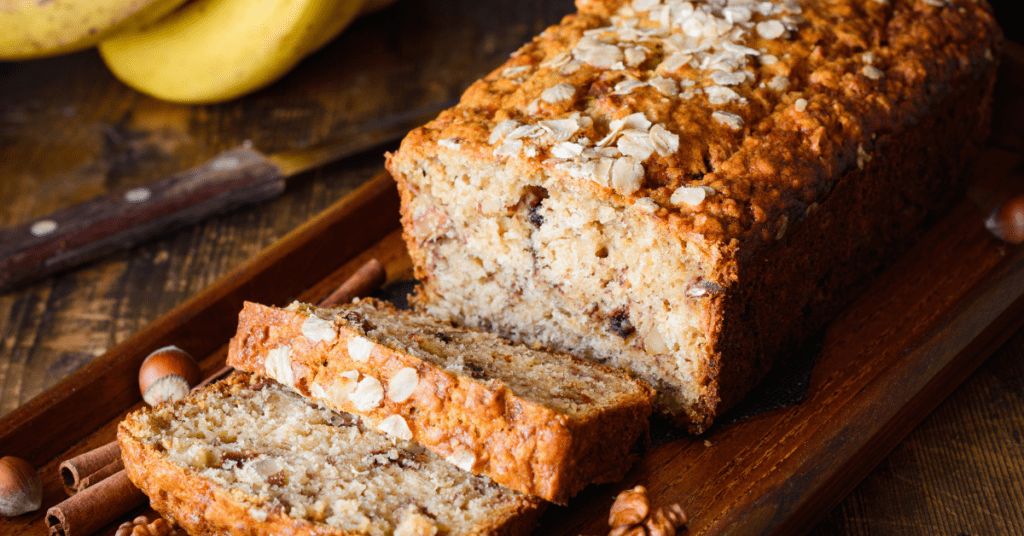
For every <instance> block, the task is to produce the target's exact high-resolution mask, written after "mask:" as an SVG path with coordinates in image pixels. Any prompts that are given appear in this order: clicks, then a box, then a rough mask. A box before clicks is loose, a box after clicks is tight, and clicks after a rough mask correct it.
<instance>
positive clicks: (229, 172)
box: [0, 146, 284, 292]
mask: <svg viewBox="0 0 1024 536" xmlns="http://www.w3.org/2000/svg"><path fill="white" fill-rule="evenodd" d="M283 191H284V178H283V176H282V173H281V170H280V168H279V167H278V166H277V165H276V164H275V163H274V162H273V161H272V160H270V159H269V158H268V157H266V156H265V155H262V154H260V153H259V152H257V151H255V150H253V149H251V148H249V147H248V146H242V147H236V148H234V149H229V150H227V151H224V152H222V153H220V154H218V155H217V156H215V157H214V158H212V159H210V160H208V161H207V162H205V163H203V164H201V165H199V166H197V167H194V168H192V169H188V170H186V171H182V172H180V173H176V174H174V175H171V176H169V177H164V178H161V179H157V180H155V181H153V182H150V183H149V184H146V185H145V186H140V187H136V188H121V189H118V190H114V191H111V192H110V193H108V194H106V195H103V196H101V197H97V198H94V199H90V200H88V201H84V202H82V203H79V204H77V205H72V206H70V207H67V208H64V209H61V210H58V211H56V212H53V213H51V214H49V215H47V216H43V217H42V218H37V219H35V220H32V221H29V222H26V223H24V224H21V225H18V226H15V227H9V228H6V229H0V292H4V291H6V290H9V289H10V288H11V287H13V286H15V285H18V284H21V283H25V282H28V281H31V280H35V279H39V278H41V277H45V276H48V275H51V274H54V273H56V272H59V271H61V270H64V269H67V268H70V267H72V266H77V265H79V264H82V263H86V262H89V261H91V260H95V259H97V258H99V257H101V256H103V255H106V254H109V253H112V252H114V251H117V250H120V249H127V248H130V247H132V246H135V245H138V244H140V243H142V242H144V241H146V240H148V239H150V238H153V237H154V236H157V235H159V234H161V233H164V232H167V231H170V230H172V229H176V228H180V227H184V226H187V225H192V224H195V223H197V222H199V221H200V220H202V219H203V218H206V217H208V216H210V215H212V214H215V213H218V212H223V211H226V210H230V209H232V208H236V207H239V206H241V205H246V204H250V203H255V202H259V201H264V200H267V199H271V198H273V197H276V196H277V195H279V194H280V193H281V192H283Z"/></svg>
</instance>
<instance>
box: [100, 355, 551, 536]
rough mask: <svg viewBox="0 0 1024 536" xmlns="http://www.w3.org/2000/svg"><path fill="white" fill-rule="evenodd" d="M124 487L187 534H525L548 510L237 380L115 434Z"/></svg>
mask: <svg viewBox="0 0 1024 536" xmlns="http://www.w3.org/2000/svg"><path fill="white" fill-rule="evenodd" d="M117 439H118V443H119V444H120V446H121V456H122V457H123V459H124V465H125V469H126V470H127V472H128V477H129V478H130V479H131V480H132V482H133V483H135V485H136V486H138V487H139V489H141V490H142V491H143V492H145V493H146V495H148V496H149V499H150V504H151V505H152V506H153V508H154V509H155V510H157V511H158V512H160V514H161V515H163V516H164V517H166V518H167V519H169V520H172V521H174V522H176V523H178V524H179V525H181V526H182V527H184V528H185V529H186V530H187V531H188V533H189V534H193V535H198V534H235V535H239V536H241V535H245V536H255V535H267V536H270V535H278V534H292V535H307V536H312V535H317V536H331V535H337V536H341V535H346V536H350V535H354V534H367V535H374V536H390V535H392V534H394V535H395V536H434V535H435V534H453V535H454V534H476V535H483V534H503V535H504V534H522V535H525V534H528V533H529V532H530V529H531V528H532V527H533V525H534V523H535V521H536V518H537V517H538V516H539V514H540V511H541V508H542V506H543V505H542V501H540V500H539V499H536V498H532V497H529V496H526V495H523V494H521V493H519V492H516V491H513V490H510V489H508V488H505V487H503V486H500V485H498V484H496V483H494V482H493V481H492V480H491V479H489V478H487V477H485V476H479V475H474V474H472V473H468V472H465V471H462V470H460V469H459V468H457V467H455V466H454V465H452V464H450V463H448V462H446V461H445V460H444V459H442V458H441V457H440V456H437V455H436V454H434V453H432V452H430V451H429V450H426V449H424V448H423V447H422V446H420V445H418V444H416V443H414V442H410V441H403V440H399V439H395V438H393V437H388V436H386V435H384V434H382V433H380V432H377V431H375V430H372V429H367V428H365V427H364V426H363V425H362V424H360V422H359V418H358V417H356V416H354V415H349V414H344V413H336V412H334V411H331V410H329V409H326V408H323V407H319V406H317V405H316V404H314V403H311V402H309V401H307V400H305V399H303V398H302V397H300V396H299V395H298V394H296V393H295V392H293V391H292V390H291V389H288V388H286V387H283V386H281V385H280V384H278V383H277V382H274V381H273V380H270V379H267V378H263V377H260V376H257V375H251V374H247V373H235V374H234V375H233V376H231V377H229V378H228V379H226V380H223V381H221V382H219V383H216V384H213V385H210V386H208V387H206V388H204V389H202V390H200V391H198V392H196V393H193V394H192V395H190V396H189V397H187V398H185V399H183V400H180V401H177V402H173V403H165V404H160V405H158V406H156V407H152V408H143V409H141V410H139V411H137V412H135V413H132V414H131V415H129V416H128V417H127V418H126V419H125V420H124V421H123V422H122V423H121V424H120V426H119V427H118V433H117Z"/></svg>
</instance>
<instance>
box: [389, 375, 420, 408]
mask: <svg viewBox="0 0 1024 536" xmlns="http://www.w3.org/2000/svg"><path fill="white" fill-rule="evenodd" d="M419 382H420V377H419V375H418V374H416V369H414V368H412V367H405V368H402V369H400V370H399V371H398V372H396V373H395V375H394V376H392V377H391V381H389V382H388V398H390V399H391V400H392V401H393V402H405V401H406V400H408V399H409V397H410V396H412V393H413V392H414V391H416V386H417V385H419Z"/></svg>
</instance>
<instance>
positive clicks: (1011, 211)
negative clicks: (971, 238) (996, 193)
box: [985, 195, 1024, 244]
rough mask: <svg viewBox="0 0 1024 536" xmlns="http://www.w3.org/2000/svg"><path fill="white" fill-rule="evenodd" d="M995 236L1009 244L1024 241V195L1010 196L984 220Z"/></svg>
mask: <svg viewBox="0 0 1024 536" xmlns="http://www.w3.org/2000/svg"><path fill="white" fill-rule="evenodd" d="M985 227H987V228H988V230H989V231H992V234H994V235H996V238H998V239H1000V240H1002V241H1004V242H1009V243H1011V244H1020V243H1021V242H1024V195H1018V196H1016V197H1011V198H1010V199H1008V200H1007V201H1006V202H1005V203H1003V204H1002V205H1000V206H999V208H997V209H996V210H994V211H992V214H991V215H990V216H989V217H988V219H987V220H985Z"/></svg>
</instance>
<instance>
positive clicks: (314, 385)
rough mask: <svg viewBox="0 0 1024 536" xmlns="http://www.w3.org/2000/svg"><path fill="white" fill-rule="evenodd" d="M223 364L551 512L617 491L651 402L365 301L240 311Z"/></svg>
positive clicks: (636, 384)
mask: <svg viewBox="0 0 1024 536" xmlns="http://www.w3.org/2000/svg"><path fill="white" fill-rule="evenodd" d="M228 364H229V365H231V366H233V367H235V368H238V369H241V370H247V371H250V372H256V373H259V374H263V375H266V376H270V377H272V378H275V379H276V380H277V381H279V382H281V383H283V384H285V385H288V386H291V387H293V388H294V389H295V390H297V391H298V392H300V393H302V394H303V395H305V396H307V397H310V398H313V399H314V400H316V401H317V402H319V403H321V404H324V405H326V406H328V407H330V408H331V409H334V410H338V411H347V412H351V413H357V414H359V415H362V416H363V417H364V418H365V419H366V420H367V421H368V422H369V423H371V424H372V425H373V426H376V427H377V428H378V429H380V430H382V431H385V432H387V433H388V434H390V435H393V436H396V437H398V438H401V439H404V440H415V441H418V442H420V443H423V444H424V445H425V446H426V447H427V448H429V449H431V450H433V451H434V452H437V453H439V454H440V455H442V456H444V457H445V458H447V459H448V460H449V461H451V462H452V463H454V464H456V465H458V466H459V467H461V468H462V469H465V470H466V471H472V472H475V473H480V474H485V475H487V476H489V477H491V478H492V479H494V480H495V481H496V482H498V483H500V484H503V485H506V486H508V487H510V488H513V489H516V490H519V491H522V492H524V493H529V494H531V495H536V496H538V497H542V498H544V499H547V500H549V501H553V502H557V503H565V502H567V501H568V499H569V498H570V497H571V496H573V495H575V494H576V492H577V491H579V490H580V489H582V488H583V487H585V486H586V485H588V484H590V483H600V482H613V481H616V480H618V479H620V478H622V476H623V475H624V474H625V473H626V470H627V469H629V466H630V465H631V464H632V462H633V460H634V459H635V457H636V453H635V449H634V447H635V446H636V443H637V442H638V441H639V440H642V439H644V438H645V437H646V432H647V427H648V417H649V416H650V414H651V411H652V406H653V400H654V392H653V390H652V389H651V388H650V387H648V386H647V385H645V384H643V383H642V382H640V381H638V380H635V379H633V378H631V377H629V376H628V375H627V374H625V373H624V372H622V371H618V370H614V369H610V368H607V367H603V366H601V365H598V364H596V363H591V362H588V361H584V360H582V359H579V358H576V357H572V356H569V355H565V354H555V353H551V352H547V351H542V350H537V349H531V348H527V347H525V346H522V345H513V344H510V343H509V342H508V341H506V340H505V339H502V338H501V337H499V336H497V335H493V334H490V333H483V332H480V331H476V330H469V329H463V328H458V327H455V326H453V325H452V324H451V323H449V322H442V321H439V320H436V319H434V318H430V317H428V316H426V315H423V314H419V313H416V312H413V311H399V310H397V309H395V308H394V307H392V306H391V305H390V304H388V303H385V302H380V301H377V300H373V299H363V300H357V301H355V302H354V303H351V304H347V305H345V306H343V307H339V308H336V309H318V308H315V307H313V306H310V305H305V304H300V303H294V304H292V305H291V306H289V307H287V308H285V309H281V308H277V307H269V306H264V305H258V304H255V303H246V304H245V307H244V308H243V309H242V312H241V313H240V315H239V321H238V332H237V334H236V335H235V337H234V338H233V339H232V341H231V346H230V351H229V353H228Z"/></svg>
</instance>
